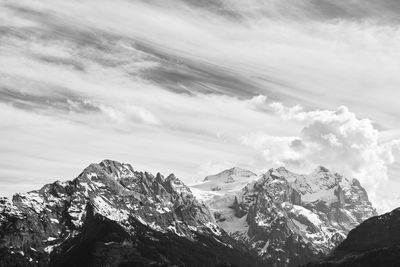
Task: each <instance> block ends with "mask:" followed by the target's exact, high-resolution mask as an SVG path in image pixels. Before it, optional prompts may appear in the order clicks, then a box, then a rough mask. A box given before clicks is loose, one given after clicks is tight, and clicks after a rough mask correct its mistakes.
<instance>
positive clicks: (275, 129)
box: [0, 0, 400, 211]
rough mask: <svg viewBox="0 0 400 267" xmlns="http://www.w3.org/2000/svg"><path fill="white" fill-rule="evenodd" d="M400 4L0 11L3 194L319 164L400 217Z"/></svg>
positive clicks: (84, 5) (11, 4) (24, 7)
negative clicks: (97, 171) (111, 171)
mask: <svg viewBox="0 0 400 267" xmlns="http://www.w3.org/2000/svg"><path fill="white" fill-rule="evenodd" d="M399 18H400V2H399V1H397V0H383V1H373V0H341V1H333V0H318V1H317V0H311V1H310V0H308V1H305V0H300V1H299V0H296V1H295V0H292V1H290V0H279V1H278V0H265V1H260V0H251V1H242V0H230V1H224V0H201V1H195V0H193V1H184V0H182V1H178V0H177V1H156V0H153V1H139V0H137V1H128V0H116V1H105V0H104V1H103V0H84V1H75V0H70V1H61V0H42V1H40V0H36V1H32V0H29V1H28V0H27V1H25V0H20V1H6V0H2V1H0V195H11V194H12V193H15V192H22V191H27V190H32V189H36V188H39V187H40V186H42V185H43V184H44V183H47V182H52V181H54V180H57V179H58V180H66V179H72V178H74V177H76V176H77V175H78V174H79V172H80V171H82V169H83V168H85V167H86V166H87V165H88V164H90V163H92V162H99V161H101V160H102V159H105V158H110V159H115V160H119V161H124V162H129V163H131V164H132V165H133V166H134V168H136V169H138V170H148V171H152V172H156V171H160V172H162V173H164V174H168V173H170V172H174V173H175V174H177V175H178V176H180V177H181V178H182V179H183V180H184V181H185V182H187V183H191V182H194V181H195V180H198V179H201V178H202V177H204V176H205V175H208V174H212V173H215V172H217V171H221V170H223V169H224V168H229V167H232V166H240V167H243V168H248V169H250V170H253V171H256V172H259V173H261V172H263V171H266V170H268V169H269V168H271V167H277V166H281V165H284V166H286V167H287V168H289V169H291V170H293V171H297V172H303V173H307V172H310V171H311V170H312V169H313V168H315V167H316V166H317V165H325V166H327V167H328V168H330V169H332V170H334V171H337V172H340V173H343V174H345V175H348V176H351V177H356V178H358V179H359V180H360V181H361V182H362V184H363V185H364V186H365V187H366V188H367V190H368V193H369V195H370V197H371V199H372V201H373V203H374V204H375V205H376V206H377V207H378V208H379V210H380V211H386V210H389V209H391V208H394V207H397V206H400V194H398V192H397V191H398V190H396V189H397V188H399V185H400V184H399V183H400V179H399V174H400V163H399V162H400V152H399V150H400V149H399V148H400V141H398V140H400V120H399V116H400V105H399V104H398V101H399V99H400V90H399V89H400V75H399V73H400V45H399V43H400V27H399V25H400V23H399Z"/></svg>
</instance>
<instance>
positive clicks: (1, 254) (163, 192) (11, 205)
mask: <svg viewBox="0 0 400 267" xmlns="http://www.w3.org/2000/svg"><path fill="white" fill-rule="evenodd" d="M260 262H261V261H259V260H257V259H256V258H255V257H254V256H253V255H252V254H251V253H250V252H249V251H248V249H246V247H245V246H243V245H242V244H240V243H238V242H236V241H235V240H234V239H232V238H231V237H229V236H228V235H227V234H226V233H225V231H224V230H223V229H221V228H220V227H219V226H218V225H216V224H215V220H214V218H213V216H212V215H211V213H210V211H209V209H208V208H207V207H206V206H205V205H204V204H203V203H202V202H199V201H198V200H196V198H195V197H194V196H193V194H192V192H191V190H190V189H189V188H188V187H187V186H186V185H184V184H183V183H182V182H181V181H180V180H179V179H178V178H177V177H175V176H174V175H173V174H171V175H169V176H168V177H166V178H165V177H164V176H162V175H161V174H157V175H156V176H154V175H152V174H150V173H147V172H138V171H135V170H134V169H133V168H132V166H131V165H129V164H121V163H119V162H116V161H111V160H104V161H102V162H101V163H100V164H91V165H90V166H89V167H87V168H86V169H85V170H84V171H83V172H82V173H81V174H80V175H79V176H78V177H77V178H76V179H74V180H72V181H68V182H55V183H53V184H48V185H45V186H44V187H43V188H41V189H40V190H37V191H31V192H29V193H26V194H16V195H14V196H13V197H12V199H8V198H1V199H0V266H150V265H153V266H172V265H176V266H215V265H218V264H222V265H224V264H225V265H226V266H230V265H232V264H234V263H235V264H237V265H239V266H259V264H260ZM194 263H196V264H194Z"/></svg>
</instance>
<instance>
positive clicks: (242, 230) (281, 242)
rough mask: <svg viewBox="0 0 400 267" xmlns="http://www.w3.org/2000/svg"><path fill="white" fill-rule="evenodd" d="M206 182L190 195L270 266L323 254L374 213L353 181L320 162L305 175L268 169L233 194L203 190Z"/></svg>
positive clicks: (300, 261) (365, 196) (296, 262)
mask: <svg viewBox="0 0 400 267" xmlns="http://www.w3.org/2000/svg"><path fill="white" fill-rule="evenodd" d="M236 179H237V180H240V179H238V177H236ZM242 180H246V177H244V178H243V179H242ZM208 183H209V182H208V180H206V181H205V182H204V184H203V185H196V186H195V187H196V188H198V189H203V191H202V192H196V194H197V195H199V197H200V198H202V199H203V200H204V201H205V202H206V203H207V204H208V205H209V206H210V209H211V211H213V212H214V216H215V217H216V219H217V223H218V224H219V225H220V226H221V227H222V228H223V229H225V230H226V231H227V232H229V233H230V234H231V235H232V236H234V237H235V238H236V239H237V240H239V241H241V242H243V243H245V244H247V246H248V247H251V248H252V249H254V250H255V251H257V253H258V255H259V256H260V257H261V258H262V259H264V260H266V261H267V262H269V263H270V264H271V265H275V266H297V265H298V264H304V263H306V262H308V261H311V260H314V259H316V258H317V257H320V256H322V255H326V254H327V253H329V252H330V251H331V250H332V249H333V248H334V247H335V246H336V245H338V244H339V243H340V242H341V241H342V240H344V238H345V237H346V235H347V233H348V232H349V231H350V230H351V229H353V228H354V227H355V226H357V225H358V224H359V223H361V222H362V221H363V220H365V219H367V218H369V217H371V216H374V215H376V211H375V209H374V208H373V207H372V205H371V203H370V202H369V201H368V196H367V193H366V192H365V190H364V189H363V188H362V186H361V185H360V183H359V182H358V180H356V179H348V178H345V177H343V176H341V175H339V174H337V173H332V172H330V171H329V170H328V169H326V168H324V167H322V166H320V167H318V168H317V169H316V170H315V171H314V172H312V173H311V174H309V175H303V174H295V173H292V172H290V171H288V170H287V169H285V168H283V167H280V168H277V169H270V170H269V171H268V172H267V173H265V174H263V175H261V176H260V177H256V178H255V179H253V180H252V181H250V182H249V183H247V185H246V186H244V187H243V188H242V189H241V190H236V191H234V193H232V191H229V190H227V193H226V194H224V193H223V192H221V191H219V192H216V193H215V192H210V191H206V190H204V189H205V188H206V186H205V185H207V184H208ZM214 186H215V185H214ZM216 200H217V201H216ZM224 200H225V201H224ZM232 200H233V203H232ZM224 204H225V205H224Z"/></svg>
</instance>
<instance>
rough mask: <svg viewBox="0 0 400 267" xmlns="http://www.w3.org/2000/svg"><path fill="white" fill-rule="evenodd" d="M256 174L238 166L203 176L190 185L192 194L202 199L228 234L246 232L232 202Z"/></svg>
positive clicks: (245, 225) (254, 178) (245, 227)
mask: <svg viewBox="0 0 400 267" xmlns="http://www.w3.org/2000/svg"><path fill="white" fill-rule="evenodd" d="M257 178H258V176H257V175H256V174H255V173H253V172H251V171H248V170H244V169H241V168H238V167H234V168H231V169H229V170H225V171H222V172H220V173H218V174H215V175H210V176H207V177H205V178H204V180H203V182H201V183H198V184H194V185H192V186H191V190H192V192H193V194H194V195H195V196H196V197H197V198H198V199H201V200H203V201H204V202H205V203H206V205H207V206H208V207H209V209H210V211H211V212H212V213H213V214H214V218H215V220H216V221H217V222H218V224H219V225H220V226H221V227H223V229H224V230H225V231H227V232H228V233H230V234H235V233H237V232H238V233H241V234H243V233H245V232H247V229H248V225H247V223H246V221H245V219H244V218H237V217H236V216H235V212H234V210H233V209H232V208H231V207H232V204H233V203H234V201H235V197H236V198H237V197H238V196H239V195H240V194H241V190H242V189H243V187H245V186H246V185H247V184H248V183H250V182H252V181H254V180H256V179H257Z"/></svg>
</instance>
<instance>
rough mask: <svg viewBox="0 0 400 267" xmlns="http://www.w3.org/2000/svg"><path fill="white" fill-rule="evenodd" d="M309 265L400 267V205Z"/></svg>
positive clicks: (372, 220)
mask: <svg viewBox="0 0 400 267" xmlns="http://www.w3.org/2000/svg"><path fill="white" fill-rule="evenodd" d="M307 266H308V267H322V266H324V267H331V266H332V267H333V266H337V267H350V266H354V267H369V266H371V267H372V266H373V267H381V266H382V267H395V266H400V208H397V209H395V210H393V211H392V212H389V213H386V214H383V215H380V216H376V217H372V218H370V219H368V220H366V221H364V222H363V223H361V224H360V225H359V226H357V227H356V228H355V229H353V230H351V231H350V233H349V235H348V236H347V238H346V239H345V240H344V241H343V242H342V243H341V244H339V246H337V247H336V248H335V250H334V251H333V252H332V253H331V254H330V255H329V256H327V257H326V258H324V259H322V260H320V261H316V262H313V263H309V264H307Z"/></svg>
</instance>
